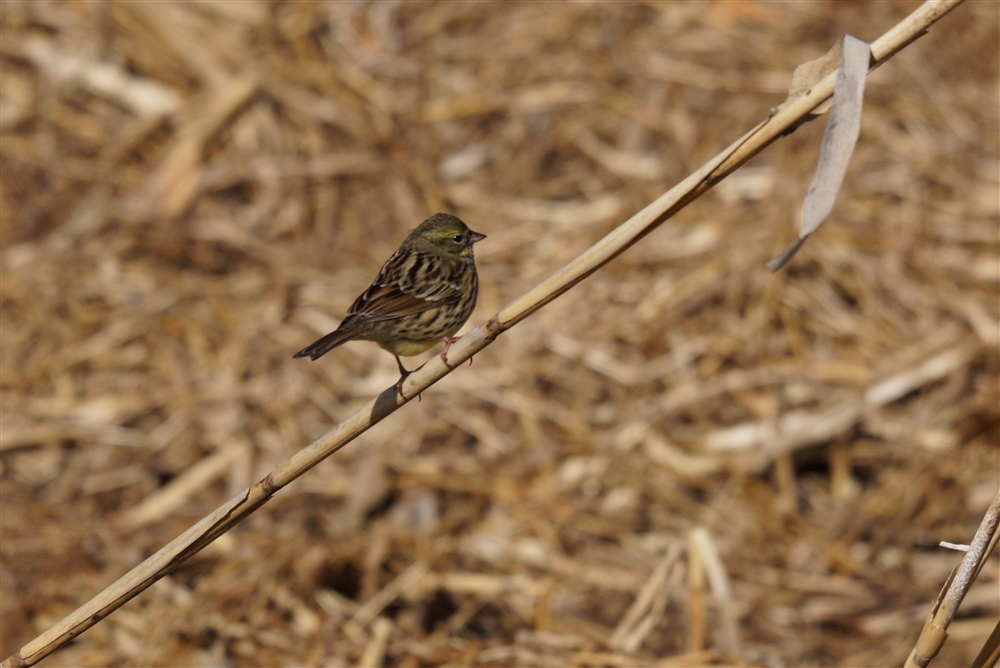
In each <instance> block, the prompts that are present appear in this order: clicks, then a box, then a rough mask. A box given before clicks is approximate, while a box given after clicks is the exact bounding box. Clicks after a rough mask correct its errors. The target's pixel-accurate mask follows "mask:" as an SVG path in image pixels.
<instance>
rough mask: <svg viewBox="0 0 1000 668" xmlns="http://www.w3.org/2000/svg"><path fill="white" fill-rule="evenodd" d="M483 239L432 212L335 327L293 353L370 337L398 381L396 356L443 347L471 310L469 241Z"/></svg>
mask: <svg viewBox="0 0 1000 668" xmlns="http://www.w3.org/2000/svg"><path fill="white" fill-rule="evenodd" d="M484 238H486V235H484V234H480V233H479V232H473V231H472V230H470V229H469V228H468V227H466V225H465V223H463V222H462V221H461V220H459V219H458V218H456V217H455V216H452V215H449V214H446V213H439V214H436V215H434V216H431V217H430V218H428V219H427V220H425V221H424V222H422V223H421V224H420V225H419V226H418V227H417V228H416V229H415V230H413V231H412V232H410V234H409V236H407V237H406V239H405V240H404V241H403V243H402V245H400V247H399V250H397V251H396V252H395V253H393V254H392V257H390V258H389V259H388V260H387V261H386V263H385V264H384V265H382V269H381V270H380V271H379V273H378V276H377V277H376V278H375V280H374V281H373V282H372V284H371V286H370V287H369V288H368V289H367V290H365V291H364V293H362V294H361V296H360V297H358V298H357V299H356V300H355V301H354V304H352V305H351V308H349V309H348V310H347V317H345V318H344V320H343V322H341V323H340V327H338V328H337V330H336V331H334V332H330V333H329V334H327V335H326V336H324V337H323V338H321V339H319V340H318V341H316V342H315V343H313V344H312V345H310V346H308V347H306V348H303V349H302V350H300V351H299V352H297V353H295V357H308V358H309V359H311V360H316V359H318V358H320V357H322V356H323V355H325V354H326V353H328V352H329V351H330V350H332V349H334V348H336V347H337V346H339V345H341V344H342V343H347V342H348V341H353V340H355V339H357V340H362V341H374V342H376V343H378V344H379V345H380V346H382V348H384V349H385V350H388V351H389V352H390V353H392V354H393V355H394V356H395V357H396V364H397V365H399V372H400V374H401V375H402V377H401V378H400V379H399V384H398V386H401V385H402V382H403V380H404V379H405V378H406V376H407V375H408V374H409V372H408V371H407V370H406V369H405V368H403V364H402V362H400V361H399V356H400V355H403V356H406V357H408V356H412V355H419V354H420V353H422V352H424V351H425V350H427V349H428V348H430V347H431V346H433V345H434V344H436V343H439V342H444V343H445V352H447V350H448V347H449V346H450V345H451V344H452V342H453V341H454V339H453V338H452V336H453V335H454V334H455V332H457V331H458V330H459V328H461V327H462V325H464V324H465V321H466V320H468V319H469V316H470V315H472V310H473V309H474V308H475V307H476V296H477V295H478V293H479V277H478V276H477V275H476V263H475V258H474V257H473V254H472V245H473V244H474V243H476V242H477V241H481V240H482V239H484ZM442 354H444V353H442Z"/></svg>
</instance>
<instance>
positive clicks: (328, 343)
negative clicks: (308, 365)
mask: <svg viewBox="0 0 1000 668" xmlns="http://www.w3.org/2000/svg"><path fill="white" fill-rule="evenodd" d="M357 335H358V330H357V329H355V328H353V327H349V328H347V329H338V330H337V331H335V332H330V333H329V334H327V335H326V336H324V337H323V338H322V339H320V340H319V341H316V342H315V343H313V344H311V345H308V346H306V347H305V348H303V349H302V350H300V351H299V352H297V353H295V355H293V357H295V358H299V357H308V358H309V359H311V360H312V361H314V362H315V361H316V360H318V359H319V358H320V357H322V356H323V355H325V354H327V353H328V352H330V351H331V350H333V349H334V348H336V347H337V346H339V345H340V344H342V343H347V342H348V341H350V340H351V339H353V338H354V337H355V336H357Z"/></svg>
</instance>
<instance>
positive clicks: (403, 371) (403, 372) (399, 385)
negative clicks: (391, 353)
mask: <svg viewBox="0 0 1000 668" xmlns="http://www.w3.org/2000/svg"><path fill="white" fill-rule="evenodd" d="M396 366H397V367H399V380H397V381H396V392H398V393H399V397H400V399H405V398H406V395H405V394H403V382H404V381H406V378H407V376H409V375H410V374H411V373H413V372H412V371H409V370H408V369H407V368H406V367H404V366H403V363H402V362H400V361H399V357H398V356H397V357H396ZM417 401H422V399H421V398H420V394H417Z"/></svg>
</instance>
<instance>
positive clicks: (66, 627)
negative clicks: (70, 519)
mask: <svg viewBox="0 0 1000 668" xmlns="http://www.w3.org/2000/svg"><path fill="white" fill-rule="evenodd" d="M961 2H962V0H928V1H927V2H925V3H924V4H922V5H920V6H919V7H918V8H917V9H916V10H915V11H914V12H913V13H911V14H910V15H909V16H907V17H906V18H905V19H903V20H902V21H900V22H899V23H897V24H896V25H895V26H894V27H893V28H891V29H890V30H889V31H888V32H886V33H885V34H883V35H882V36H881V37H879V38H878V39H877V40H876V41H875V42H873V43H872V44H871V51H872V63H871V68H870V69H869V71H871V69H872V68H875V67H878V66H879V65H881V64H882V63H883V62H885V61H886V60H887V59H889V58H890V57H892V56H893V55H894V54H895V53H897V52H898V51H899V50H901V49H903V48H904V47H906V45H908V44H909V43H911V42H912V41H914V40H915V39H916V38H918V37H919V36H920V35H922V34H923V33H924V32H926V31H927V29H928V28H929V27H930V26H931V25H933V24H934V23H935V22H936V21H938V20H939V19H940V18H942V17H943V16H944V15H945V14H947V13H948V12H950V11H951V10H952V9H954V8H955V7H956V6H958V5H959V4H961ZM836 76H837V71H836V70H835V71H833V72H831V73H830V74H828V75H827V76H826V77H825V78H823V79H822V80H821V81H819V82H817V83H816V84H815V85H814V86H813V87H812V88H811V89H810V90H809V91H807V92H806V93H805V94H803V95H801V96H799V97H797V98H795V99H792V100H788V101H786V102H785V103H784V104H782V105H781V106H780V107H778V108H777V109H776V110H774V112H773V113H772V115H771V116H769V117H768V118H767V119H765V120H764V121H762V122H761V123H759V124H758V125H757V126H756V127H755V128H753V129H752V130H750V131H749V132H748V133H746V134H745V135H743V136H742V137H740V138H739V139H738V140H736V141H735V142H734V143H733V144H731V145H730V146H729V147H728V148H726V149H725V150H724V151H722V152H721V153H720V154H719V155H717V156H716V157H715V158H713V159H712V160H710V161H709V162H708V163H706V164H705V165H704V166H702V167H701V168H700V169H699V170H697V171H696V172H694V173H693V174H691V175H690V176H688V177H687V178H686V179H684V180H683V181H682V182H681V183H679V184H677V185H676V186H674V187H673V188H671V189H670V190H669V191H668V192H666V193H665V194H663V195H661V196H660V197H659V198H658V199H656V200H655V201H654V202H652V203H651V204H649V205H648V206H646V208H644V209H643V210H641V211H640V212H638V213H637V214H635V215H634V216H632V217H631V218H629V219H628V220H627V221H625V222H624V223H623V224H622V225H620V226H619V227H618V228H616V229H615V230H613V231H612V232H610V233H609V234H608V235H607V236H605V237H604V238H603V239H601V240H600V241H599V242H597V243H596V244H594V245H593V246H592V247H591V248H589V249H588V250H587V251H585V252H584V253H583V254H581V255H580V256H578V257H577V258H575V259H574V260H572V261H571V262H570V263H569V264H567V265H566V266H565V267H563V268H562V269H561V270H559V271H558V272H557V273H555V274H554V275H552V276H551V277H549V278H548V279H546V280H545V281H543V282H542V283H540V284H539V285H537V286H535V287H534V288H533V289H532V290H530V291H528V292H527V293H526V294H524V295H523V296H521V297H520V298H518V299H517V300H515V301H514V302H513V303H512V304H510V305H509V306H507V307H506V308H505V309H503V310H502V311H500V313H498V314H497V315H495V316H494V317H493V318H491V319H490V320H489V322H487V323H486V324H484V325H481V326H480V327H477V328H476V329H474V330H472V331H471V332H469V333H468V334H466V335H465V336H463V337H462V338H461V339H460V340H459V341H458V342H457V343H455V344H454V345H453V346H452V347H451V348H450V350H449V351H448V361H447V362H445V361H444V360H442V359H441V357H440V356H438V357H434V358H432V359H431V361H429V362H428V363H427V364H425V365H424V366H422V367H421V368H420V369H418V370H417V371H415V372H413V373H412V374H410V376H408V377H407V379H406V382H405V383H404V384H403V388H402V390H403V391H402V396H401V395H400V393H398V392H397V391H396V388H395V386H394V387H391V388H389V389H387V390H385V391H384V392H382V393H381V394H380V395H379V396H377V397H376V398H375V399H373V400H371V401H369V402H368V403H367V404H365V405H364V406H362V407H361V408H359V409H358V410H357V411H355V412H354V413H353V414H352V415H350V416H349V417H348V418H347V419H345V420H344V421H343V422H341V423H340V424H338V425H337V426H335V427H334V428H333V429H331V430H330V431H329V432H327V433H326V434H324V435H323V436H322V437H320V438H319V439H317V440H316V441H315V442H313V443H312V444H310V445H309V446H307V447H305V448H303V449H302V450H300V451H299V452H298V453H296V454H295V455H294V456H292V457H291V458H290V459H288V460H286V461H285V462H284V463H282V464H281V465H279V466H278V467H276V468H275V469H274V470H273V471H271V472H270V473H269V474H268V475H267V476H266V477H265V478H264V479H263V480H261V481H260V482H258V483H257V484H255V485H253V486H252V487H250V488H249V489H246V490H244V491H243V492H241V493H240V494H239V495H237V496H236V497H234V498H232V499H230V500H229V501H228V502H226V503H225V504H223V505H222V506H220V507H219V508H217V509H216V510H215V511H214V512H212V513H211V514H209V515H208V516H206V517H204V518H202V519H201V520H200V521H198V522H197V523H196V524H195V525H194V526H192V527H191V528H190V529H188V530H187V531H185V532H184V533H182V534H181V535H180V536H178V537H177V538H175V539H174V540H173V541H171V542H170V543H168V544H167V545H165V546H164V547H163V548H161V549H160V550H159V551H157V552H156V553H155V554H153V555H152V556H150V557H149V558H147V559H146V560H145V561H143V562H142V563H141V564H139V565H138V566H136V567H135V568H133V569H132V570H131V571H129V572H128V573H126V574H125V575H124V576H122V577H121V578H120V579H119V580H118V581H116V582H115V583H113V584H112V585H110V586H109V587H107V588H106V589H104V591H102V592H100V593H99V594H98V595H97V596H95V597H94V598H92V599H91V600H89V601H88V602H86V603H85V604H83V605H82V606H80V608H78V609H77V610H76V611H74V612H72V613H71V614H69V615H68V616H66V617H65V618H64V619H63V620H62V621H60V622H58V623H57V624H55V625H54V626H53V627H52V628H50V629H49V630H47V631H45V632H44V633H42V634H41V635H40V636H38V637H37V638H35V639H34V640H32V641H31V642H29V643H28V644H26V645H25V646H24V647H22V648H21V649H20V651H18V652H17V653H15V654H14V655H12V656H10V657H8V658H7V659H6V660H5V661H4V662H3V663H2V664H0V668H15V667H18V668H20V667H23V666H32V665H35V664H36V663H38V662H39V661H41V660H42V659H43V658H45V657H46V656H48V655H49V654H51V653H52V652H54V651H55V650H56V649H58V648H59V647H62V646H63V645H65V644H66V643H68V642H69V641H71V640H72V639H73V638H75V637H77V636H78V635H80V634H81V633H83V632H84V631H86V630H87V629H89V628H90V627H91V626H93V625H94V624H97V623H98V622H100V621H101V620H102V619H104V618H105V617H107V616H108V615H109V614H111V613H112V612H114V611H115V610H117V609H118V608H119V607H121V606H122V605H124V604H125V603H126V602H127V601H129V600H130V599H132V598H134V597H135V596H137V595H138V594H139V593H141V592H142V591H144V590H145V589H146V588H147V587H149V586H150V585H152V584H153V583H154V582H156V581H157V580H159V579H160V578H162V577H163V576H164V575H167V574H168V573H170V572H171V571H172V570H174V569H175V568H177V567H178V566H179V565H180V564H181V563H183V562H184V561H185V560H186V559H188V558H189V557H190V556H191V555H193V554H195V553H197V552H198V551H200V550H201V549H203V548H204V547H205V546H206V545H208V544H209V543H211V542H212V541H214V540H215V539H216V538H218V537H219V536H221V535H222V534H224V533H226V532H227V531H229V530H230V529H231V528H233V527H234V526H235V525H236V524H238V523H239V522H240V521H242V520H243V519H244V518H246V517H247V516H248V515H250V514H251V513H252V512H254V511H255V510H257V508H259V507H260V506H262V505H264V504H265V503H267V501H268V500H269V499H270V498H271V497H272V496H273V495H274V494H275V493H276V492H278V490H280V489H281V488H283V487H285V486H286V485H288V484H289V483H290V482H292V481H293V480H295V479H296V478H298V477H299V476H300V475H302V474H303V473H305V472H306V471H308V470H309V469H310V468H312V467H313V466H315V465H316V464H318V463H319V462H321V461H323V460H324V459H326V458H327V457H329V456H330V455H331V454H333V453H334V452H336V451H337V450H339V449H340V448H342V447H344V446H345V445H347V444H348V443H350V442H351V441H352V440H354V439H355V438H356V437H357V436H358V435H360V434H361V433H363V432H365V431H366V430H368V429H370V428H371V427H372V426H374V425H375V424H377V423H378V422H380V421H381V420H383V419H384V418H385V417H387V416H388V415H390V414H391V413H393V412H395V411H396V410H397V409H398V408H400V407H401V406H403V405H404V404H406V403H407V402H409V401H410V400H411V399H413V397H414V396H416V395H418V394H420V393H421V392H423V391H424V390H426V389H427V388H429V387H430V386H431V385H433V384H434V383H436V382H438V381H439V380H441V379H442V378H444V377H445V376H446V375H448V374H449V373H451V371H452V370H453V369H455V368H457V367H458V366H459V365H461V364H462V363H463V362H465V361H466V360H469V359H471V358H472V356H473V355H475V354H476V353H478V352H479V351H481V350H482V349H484V348H485V347H486V346H488V345H489V344H490V343H492V342H493V340H494V339H496V337H497V336H499V335H500V334H501V333H503V332H504V331H505V330H507V329H509V328H510V327H513V326H514V325H515V324H517V323H518V322H520V321H521V320H523V319H525V318H526V317H528V316H529V315H531V314H532V313H534V312H535V311H537V310H538V309H540V308H541V307H543V306H545V305H546V304H548V303H549V302H551V301H552V300H553V299H556V298H557V297H559V296H560V295H561V294H563V293H564V292H566V291H567V290H569V289H570V288H572V287H573V286H574V285H576V284H577V283H579V282H580V281H582V280H583V279H584V278H586V277H587V276H589V275H590V274H592V273H594V272H595V271H597V270H598V269H600V268H601V267H603V266H604V265H605V264H607V263H608V262H610V261H611V260H612V259H614V258H615V257H617V256H618V255H620V254H621V253H622V252H623V251H625V250H626V249H627V248H629V247H630V246H631V245H632V244H634V243H636V242H637V241H639V240H640V239H642V238H643V237H644V236H645V235H647V234H649V233H650V232H651V231H652V230H653V229H655V228H656V227H657V226H659V225H660V224H661V223H663V222H664V221H665V220H667V219H668V218H670V217H671V216H673V215H674V214H675V213H677V212H678V211H679V210H681V209H682V208H684V207H685V206H687V205H688V204H689V203H690V202H692V201H693V200H695V199H696V198H698V197H699V196H701V195H702V194H703V193H705V191H707V190H708V189H710V188H711V187H712V186H714V185H715V184H716V183H718V182H719V181H720V180H722V179H723V178H725V177H726V176H728V175H729V174H730V173H732V172H733V171H734V170H735V169H737V168H738V167H740V166H741V165H742V164H744V163H745V162H747V161H748V160H749V159H750V158H752V157H753V156H755V155H757V153H759V152H760V151H762V150H763V149H764V148H766V147H767V146H768V145H770V144H771V142H773V141H774V140H775V139H777V138H778V137H780V136H782V135H784V134H788V133H789V132H791V131H793V130H794V129H795V128H796V127H797V126H798V125H800V124H801V123H803V122H805V121H806V120H808V119H809V115H810V112H811V111H812V110H813V109H815V108H816V107H817V106H819V105H820V104H822V103H823V102H825V101H826V100H828V99H829V98H830V97H831V96H832V95H833V88H834V83H835V81H836Z"/></svg>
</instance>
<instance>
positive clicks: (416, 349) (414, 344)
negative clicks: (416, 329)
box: [379, 339, 441, 357]
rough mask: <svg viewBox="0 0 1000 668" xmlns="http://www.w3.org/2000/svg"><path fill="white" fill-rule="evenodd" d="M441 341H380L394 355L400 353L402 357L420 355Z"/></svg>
mask: <svg viewBox="0 0 1000 668" xmlns="http://www.w3.org/2000/svg"><path fill="white" fill-rule="evenodd" d="M440 341H441V339H422V340H416V339H396V340H395V341H385V342H382V341H380V342H379V345H380V346H382V348H383V349H384V350H388V351H389V352H390V353H392V354H393V355H399V356H400V357H413V356H414V355H419V354H420V353H422V352H424V351H425V350H428V349H430V348H433V347H434V345H435V344H437V343H439V342H440Z"/></svg>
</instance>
